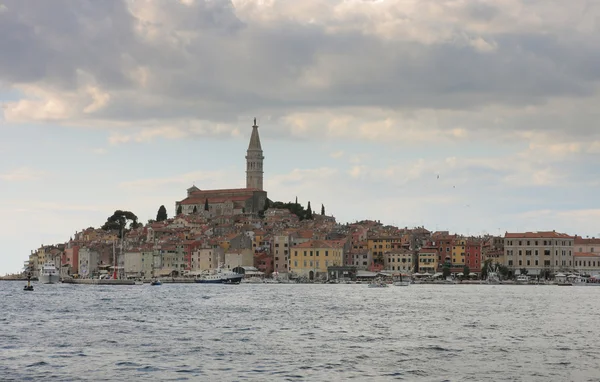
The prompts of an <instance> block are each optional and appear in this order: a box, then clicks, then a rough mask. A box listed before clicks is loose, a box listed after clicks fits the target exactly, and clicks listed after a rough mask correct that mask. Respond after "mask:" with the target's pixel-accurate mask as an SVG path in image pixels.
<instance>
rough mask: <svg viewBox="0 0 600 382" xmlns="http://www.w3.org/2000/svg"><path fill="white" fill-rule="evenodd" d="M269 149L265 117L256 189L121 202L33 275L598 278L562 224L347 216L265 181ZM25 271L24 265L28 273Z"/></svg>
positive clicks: (590, 256) (250, 181)
mask: <svg viewBox="0 0 600 382" xmlns="http://www.w3.org/2000/svg"><path fill="white" fill-rule="evenodd" d="M264 159H265V157H264V155H263V150H262V146H261V141H260V136H259V131H258V126H257V124H256V119H255V120H254V124H253V126H252V130H251V135H250V141H249V144H248V149H247V153H246V187H245V188H238V189H217V190H204V189H200V188H198V187H196V186H195V185H192V186H191V187H190V188H188V189H187V193H186V195H185V197H184V198H183V199H182V200H180V201H176V202H175V203H174V210H173V212H174V216H172V217H169V216H168V212H167V208H165V206H164V205H163V206H160V207H159V208H158V212H157V216H156V219H153V220H149V221H148V222H147V223H146V224H144V223H142V222H139V221H138V218H137V216H136V215H135V214H134V213H133V212H131V211H127V210H123V211H115V212H114V213H113V214H112V215H111V216H110V217H108V219H107V221H106V222H105V223H103V225H102V226H101V227H99V228H93V227H89V228H85V229H82V230H80V231H77V232H76V233H75V234H74V235H73V237H71V238H70V239H69V240H68V241H66V242H64V243H60V244H51V245H41V246H40V247H39V248H37V249H35V250H32V251H31V254H30V255H29V258H28V259H27V260H26V261H25V269H26V270H27V272H29V274H30V275H31V277H33V278H34V279H35V278H36V277H37V276H38V274H39V272H40V270H41V269H42V267H43V265H44V264H45V263H47V262H51V263H53V264H54V265H55V266H56V268H57V270H58V272H59V274H60V278H61V279H62V280H63V282H64V281H65V280H73V279H78V280H85V279H91V280H94V279H123V280H127V279H130V280H141V281H144V280H148V281H149V280H150V279H152V278H159V279H160V278H162V279H165V280H171V281H175V280H181V281H182V282H184V281H185V280H193V279H194V278H196V277H198V276H200V275H202V274H207V273H210V272H214V271H215V270H217V269H218V268H225V269H227V270H230V271H233V272H238V273H242V274H244V278H245V279H250V278H251V279H257V280H267V279H269V280H279V281H282V282H283V281H285V282H308V283H310V282H339V281H340V280H342V281H348V282H353V281H356V280H361V279H363V280H364V279H366V280H368V279H374V278H378V279H386V278H388V279H393V278H397V277H400V278H405V279H408V280H410V279H412V280H416V281H418V282H449V281H455V282H461V283H463V282H464V283H478V282H484V281H485V280H489V279H490V275H491V274H493V275H495V277H496V278H497V281H498V282H500V283H502V282H508V283H510V282H513V280H516V281H519V280H521V281H525V282H528V283H534V282H535V283H542V282H546V283H548V282H550V283H554V282H555V281H556V282H557V283H562V284H565V285H568V284H567V283H569V281H570V280H569V279H570V278H578V279H579V280H582V279H584V280H587V281H588V282H589V281H590V280H592V282H597V280H598V274H599V273H600V238H589V237H586V238H583V237H580V236H578V235H576V234H567V233H560V232H556V231H544V232H506V233H505V234H504V235H502V236H494V235H486V236H464V235H460V234H457V233H450V232H448V231H436V232H432V231H430V230H428V229H426V228H425V227H422V226H421V227H411V228H409V227H395V226H391V225H383V224H381V223H380V222H379V221H372V220H365V221H358V222H354V223H345V224H342V223H340V222H337V221H336V219H335V218H334V217H333V216H331V215H328V214H327V211H326V209H325V206H323V205H320V206H314V205H313V206H311V204H310V202H307V204H306V206H304V205H303V204H301V203H299V202H298V198H297V196H295V201H294V202H279V201H272V200H270V199H269V198H268V195H267V191H266V190H264V189H263V175H264V172H263V162H264ZM21 276H22V275H21Z"/></svg>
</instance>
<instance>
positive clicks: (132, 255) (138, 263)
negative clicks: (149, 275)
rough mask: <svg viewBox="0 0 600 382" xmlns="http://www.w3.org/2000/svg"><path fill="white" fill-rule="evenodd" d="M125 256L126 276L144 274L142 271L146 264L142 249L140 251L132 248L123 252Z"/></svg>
mask: <svg viewBox="0 0 600 382" xmlns="http://www.w3.org/2000/svg"><path fill="white" fill-rule="evenodd" d="M123 257H124V261H123V267H124V271H125V272H124V273H125V277H127V278H130V277H141V276H142V272H143V269H144V264H143V262H142V259H143V256H142V251H140V250H139V249H137V248H136V249H131V250H129V251H126V252H125V253H124V254H123Z"/></svg>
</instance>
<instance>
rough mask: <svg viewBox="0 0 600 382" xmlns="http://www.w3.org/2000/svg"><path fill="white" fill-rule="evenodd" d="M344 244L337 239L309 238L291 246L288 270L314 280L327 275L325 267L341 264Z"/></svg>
mask: <svg viewBox="0 0 600 382" xmlns="http://www.w3.org/2000/svg"><path fill="white" fill-rule="evenodd" d="M343 255H344V246H343V245H342V244H341V243H340V242H339V241H333V240H310V241H307V242H305V243H301V244H298V245H296V246H294V247H292V250H291V258H290V272H293V273H294V274H295V275H297V276H304V277H308V279H309V280H314V279H315V278H317V277H320V276H325V277H326V276H327V267H331V266H341V265H342V264H343Z"/></svg>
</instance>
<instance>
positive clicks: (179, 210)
mask: <svg viewBox="0 0 600 382" xmlns="http://www.w3.org/2000/svg"><path fill="white" fill-rule="evenodd" d="M182 212H183V211H182V209H181V204H180V205H178V206H177V216H179V215H181V213H182Z"/></svg>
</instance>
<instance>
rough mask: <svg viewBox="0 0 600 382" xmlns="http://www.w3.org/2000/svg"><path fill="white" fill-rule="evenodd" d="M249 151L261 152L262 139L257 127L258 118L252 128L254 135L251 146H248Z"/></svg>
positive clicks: (251, 137)
mask: <svg viewBox="0 0 600 382" xmlns="http://www.w3.org/2000/svg"><path fill="white" fill-rule="evenodd" d="M248 150H261V151H262V147H261V145H260V137H259V136H258V126H257V125H256V118H255V119H254V126H252V135H251V136H250V144H248Z"/></svg>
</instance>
